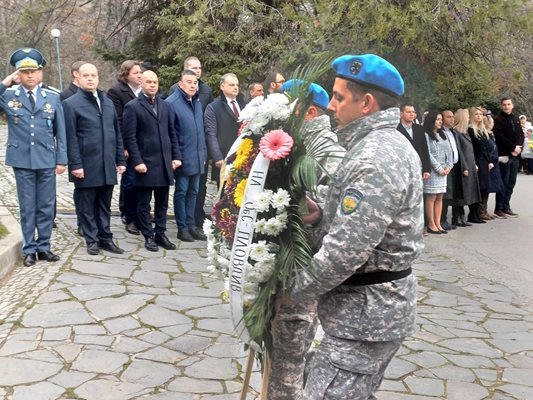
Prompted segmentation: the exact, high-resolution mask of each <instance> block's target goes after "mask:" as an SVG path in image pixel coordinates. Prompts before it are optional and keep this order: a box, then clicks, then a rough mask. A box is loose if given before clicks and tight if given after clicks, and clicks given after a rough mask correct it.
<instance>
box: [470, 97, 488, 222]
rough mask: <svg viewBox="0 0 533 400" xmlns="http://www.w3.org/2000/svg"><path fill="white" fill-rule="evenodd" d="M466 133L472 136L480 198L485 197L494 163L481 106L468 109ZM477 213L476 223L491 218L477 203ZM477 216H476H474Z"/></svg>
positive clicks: (474, 220) (474, 217) (474, 219)
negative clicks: (468, 116)
mask: <svg viewBox="0 0 533 400" xmlns="http://www.w3.org/2000/svg"><path fill="white" fill-rule="evenodd" d="M468 133H469V135H470V137H471V138H472V144H473V147H474V154H475V157H476V165H477V168H478V171H477V173H478V178H479V190H480V192H481V198H484V197H487V196H488V193H489V190H490V171H491V169H493V168H494V163H493V161H492V158H491V145H490V143H489V140H490V135H489V131H488V130H487V128H486V127H485V124H484V123H483V109H482V108H481V107H472V108H471V109H470V125H469V127H468ZM478 214H479V215H477V216H476V215H473V217H472V221H471V220H470V217H469V219H468V220H469V221H470V222H476V223H484V222H486V221H489V220H491V219H492V218H491V217H490V216H489V215H488V213H487V210H486V209H485V210H482V209H481V204H479V212H478ZM476 217H477V218H476Z"/></svg>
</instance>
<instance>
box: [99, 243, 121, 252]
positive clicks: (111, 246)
mask: <svg viewBox="0 0 533 400" xmlns="http://www.w3.org/2000/svg"><path fill="white" fill-rule="evenodd" d="M98 246H99V247H100V248H101V249H102V250H105V251H109V252H110V253H114V254H122V253H124V250H122V249H121V248H120V247H118V246H117V245H116V244H115V243H113V242H100V243H98Z"/></svg>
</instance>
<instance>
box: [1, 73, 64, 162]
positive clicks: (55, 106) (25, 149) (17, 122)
mask: <svg viewBox="0 0 533 400" xmlns="http://www.w3.org/2000/svg"><path fill="white" fill-rule="evenodd" d="M33 92H34V97H35V109H34V110H32V107H31V104H30V101H29V100H28V96H27V95H26V92H25V91H24V88H23V87H22V86H20V85H16V86H14V87H11V88H6V87H5V86H4V85H3V84H2V83H1V82H0V108H2V109H3V110H4V112H5V113H6V114H7V123H8V137H7V150H6V165H10V166H12V167H15V168H26V169H44V168H55V166H56V165H66V164H67V140H66V133H65V119H64V116H63V107H62V106H61V101H60V99H59V95H58V94H57V93H55V92H53V91H51V90H48V89H43V88H41V87H36V88H35V89H34V90H33Z"/></svg>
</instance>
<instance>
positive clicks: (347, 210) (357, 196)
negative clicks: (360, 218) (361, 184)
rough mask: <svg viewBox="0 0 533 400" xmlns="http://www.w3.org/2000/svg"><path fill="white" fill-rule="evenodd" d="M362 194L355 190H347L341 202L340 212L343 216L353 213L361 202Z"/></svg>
mask: <svg viewBox="0 0 533 400" xmlns="http://www.w3.org/2000/svg"><path fill="white" fill-rule="evenodd" d="M363 197H364V196H363V193H361V192H360V191H359V190H357V189H355V188H347V189H346V191H345V192H344V196H343V197H342V201H341V211H342V213H343V214H344V215H348V214H351V213H353V212H354V211H355V210H357V207H359V203H361V201H362V200H363Z"/></svg>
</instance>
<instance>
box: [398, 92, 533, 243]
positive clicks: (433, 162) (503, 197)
mask: <svg viewBox="0 0 533 400" xmlns="http://www.w3.org/2000/svg"><path fill="white" fill-rule="evenodd" d="M513 108H514V105H513V102H512V100H511V99H510V98H503V99H502V100H501V112H500V113H499V114H497V115H493V114H492V112H491V111H490V110H487V109H486V108H484V107H480V106H476V107H471V108H470V109H464V108H463V109H458V110H457V111H456V112H455V113H453V112H452V111H451V110H432V111H429V112H427V113H425V114H424V116H423V119H422V125H417V124H416V123H414V121H415V119H416V112H415V109H414V107H413V106H412V105H410V104H403V105H402V106H401V109H400V124H399V125H398V130H399V131H400V132H402V133H403V134H404V135H405V136H406V137H407V138H408V139H409V140H410V141H411V143H412V144H413V146H414V147H415V149H416V150H417V152H418V154H419V156H420V159H421V161H422V177H423V182H424V208H425V226H426V229H425V234H437V235H441V234H447V233H448V232H449V231H451V230H453V229H456V228H457V227H467V226H471V225H472V224H483V223H486V222H488V221H491V220H493V219H496V218H501V219H506V218H516V217H518V214H517V213H515V212H514V211H513V210H512V208H511V197H512V194H513V189H514V186H515V184H516V178H517V174H518V171H519V166H520V163H521V160H526V163H525V165H524V172H525V173H532V172H531V171H530V170H529V167H530V166H531V165H532V163H533V160H532V158H533V141H532V138H531V135H532V133H533V129H532V128H531V125H530V124H529V125H528V124H527V118H526V117H525V116H524V115H522V116H520V117H518V116H517V115H515V114H514V113H513ZM424 139H425V140H424ZM490 193H495V196H496V199H495V208H494V211H493V212H491V211H490V210H489V209H488V199H489V195H490ZM465 206H468V215H467V216H465ZM449 207H451V219H448V208H449Z"/></svg>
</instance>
